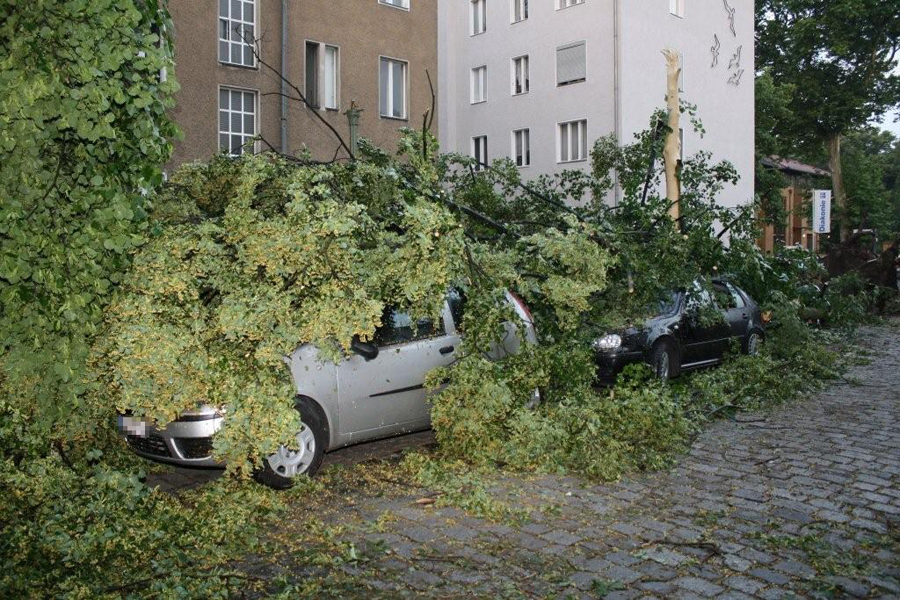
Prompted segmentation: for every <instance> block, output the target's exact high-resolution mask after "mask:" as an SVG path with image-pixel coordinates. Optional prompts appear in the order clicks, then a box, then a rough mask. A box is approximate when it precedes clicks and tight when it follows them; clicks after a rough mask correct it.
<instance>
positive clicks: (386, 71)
mask: <svg viewBox="0 0 900 600" xmlns="http://www.w3.org/2000/svg"><path fill="white" fill-rule="evenodd" d="M406 72H407V64H406V63H405V62H403V61H402V60H394V59H393V58H384V57H382V58H381V116H382V117H391V118H394V119H405V118H406V89H407V85H406Z"/></svg>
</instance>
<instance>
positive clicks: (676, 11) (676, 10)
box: [669, 0, 685, 19]
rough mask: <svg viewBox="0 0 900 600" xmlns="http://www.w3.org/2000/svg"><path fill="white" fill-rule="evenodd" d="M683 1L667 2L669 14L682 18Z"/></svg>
mask: <svg viewBox="0 0 900 600" xmlns="http://www.w3.org/2000/svg"><path fill="white" fill-rule="evenodd" d="M684 3H685V0H669V14H670V15H672V16H673V17H678V18H679V19H683V18H684Z"/></svg>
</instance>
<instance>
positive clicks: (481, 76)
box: [471, 66, 487, 104]
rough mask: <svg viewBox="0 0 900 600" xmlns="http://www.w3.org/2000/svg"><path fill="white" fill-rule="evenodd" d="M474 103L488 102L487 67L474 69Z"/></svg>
mask: <svg viewBox="0 0 900 600" xmlns="http://www.w3.org/2000/svg"><path fill="white" fill-rule="evenodd" d="M471 101H472V104H478V103H479V102H487V67H486V66H483V67H476V68H474V69H472V100H471Z"/></svg>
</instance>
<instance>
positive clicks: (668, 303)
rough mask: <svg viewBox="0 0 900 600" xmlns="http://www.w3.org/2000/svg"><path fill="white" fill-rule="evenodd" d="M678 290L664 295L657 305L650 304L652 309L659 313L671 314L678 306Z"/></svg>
mask: <svg viewBox="0 0 900 600" xmlns="http://www.w3.org/2000/svg"><path fill="white" fill-rule="evenodd" d="M678 297H679V294H678V292H669V293H668V294H666V295H664V296H663V297H662V298H660V299H659V301H658V302H657V303H656V304H655V305H651V306H650V310H652V311H654V312H655V314H657V315H671V314H672V313H673V312H675V310H676V309H677V308H678Z"/></svg>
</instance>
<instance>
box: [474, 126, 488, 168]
mask: <svg viewBox="0 0 900 600" xmlns="http://www.w3.org/2000/svg"><path fill="white" fill-rule="evenodd" d="M472 157H473V158H474V159H475V170H476V171H480V170H482V169H483V168H484V167H485V166H486V165H487V164H488V148H487V136H486V135H479V136H477V137H473V138H472Z"/></svg>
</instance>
